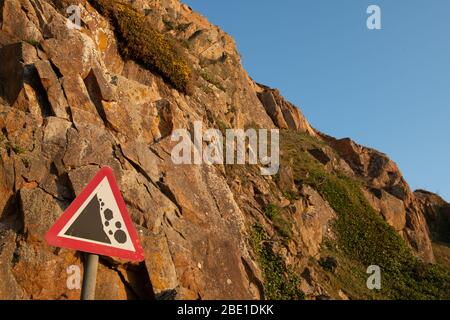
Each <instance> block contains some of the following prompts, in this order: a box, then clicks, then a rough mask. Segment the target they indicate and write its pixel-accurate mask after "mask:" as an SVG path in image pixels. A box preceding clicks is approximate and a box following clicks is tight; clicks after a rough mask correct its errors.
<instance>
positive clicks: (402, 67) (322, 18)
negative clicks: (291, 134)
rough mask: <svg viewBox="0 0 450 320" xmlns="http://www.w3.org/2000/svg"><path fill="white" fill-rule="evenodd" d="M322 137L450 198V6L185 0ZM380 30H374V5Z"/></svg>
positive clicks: (443, 2)
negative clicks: (345, 142) (365, 149)
mask: <svg viewBox="0 0 450 320" xmlns="http://www.w3.org/2000/svg"><path fill="white" fill-rule="evenodd" d="M183 2H184V3H186V4H188V5H190V6H191V7H192V8H193V9H194V10H196V11H198V12H200V13H201V14H202V15H204V16H206V17H207V18H208V19H209V21H211V22H212V23H214V24H216V25H218V26H220V27H221V28H222V29H223V30H225V31H226V32H227V33H229V34H230V35H232V36H233V37H234V39H235V40H236V43H237V45H238V49H239V51H240V53H241V54H242V57H243V63H244V66H245V68H246V70H247V71H248V73H249V74H250V76H251V77H252V78H253V79H254V80H255V81H257V82H260V83H263V84H266V85H269V86H272V87H275V88H278V89H280V91H281V92H282V94H283V95H284V96H285V97H286V98H287V99H288V100H290V101H291V102H293V103H294V104H296V105H297V106H299V107H300V108H301V110H302V111H303V112H304V114H305V115H306V117H307V118H308V120H309V121H310V122H311V124H312V125H313V126H314V127H316V128H317V129H319V130H321V131H323V132H325V133H328V134H331V135H333V136H335V137H338V138H342V137H351V138H352V139H353V140H355V141H357V142H358V143H361V144H363V145H366V146H370V147H373V148H376V149H378V150H380V151H382V152H385V153H387V154H388V155H389V156H390V157H391V158H392V159H393V160H394V161H396V162H397V164H398V165H399V167H400V169H401V171H402V173H403V174H404V176H405V178H406V180H407V181H408V182H409V184H410V185H411V188H413V189H417V188H424V189H427V190H429V191H432V192H438V193H439V194H440V195H441V196H443V197H444V198H446V199H447V200H450V169H449V166H450V145H449V143H450V142H449V138H450V1H449V0H395V1H392V0H373V1H366V0H339V1H336V0H280V1H268V0H227V1H211V0H183ZM370 4H376V5H379V6H380V7H381V10H382V30H374V31H370V30H368V29H367V27H366V20H367V17H368V14H367V13H366V10H367V7H368V6H369V5H370Z"/></svg>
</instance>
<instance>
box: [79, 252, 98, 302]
mask: <svg viewBox="0 0 450 320" xmlns="http://www.w3.org/2000/svg"><path fill="white" fill-rule="evenodd" d="M97 269H98V255H96V254H91V253H88V254H86V261H85V263H84V274H83V286H82V288H81V300H95V284H96V282H97Z"/></svg>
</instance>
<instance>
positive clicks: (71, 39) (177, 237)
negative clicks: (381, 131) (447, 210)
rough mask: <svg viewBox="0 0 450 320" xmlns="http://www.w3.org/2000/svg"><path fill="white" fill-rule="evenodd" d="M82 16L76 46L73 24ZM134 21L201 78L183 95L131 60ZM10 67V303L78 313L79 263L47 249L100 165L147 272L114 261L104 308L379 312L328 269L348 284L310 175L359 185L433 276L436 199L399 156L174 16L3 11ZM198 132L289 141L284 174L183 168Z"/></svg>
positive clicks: (2, 190)
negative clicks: (415, 182)
mask: <svg viewBox="0 0 450 320" xmlns="http://www.w3.org/2000/svg"><path fill="white" fill-rule="evenodd" d="M72 4H76V5H78V6H79V8H80V12H81V22H82V24H81V29H80V30H77V29H71V28H68V26H67V23H66V21H67V20H66V18H67V17H68V16H69V13H67V8H68V7H69V6H70V5H72ZM110 5H111V6H112V7H108V6H110ZM114 6H125V7H123V8H125V9H122V11H120V10H118V9H117V10H116V9H111V8H116V7H114ZM120 8H122V7H120ZM131 8H134V9H131ZM108 10H109V11H108ZM114 10H116V11H114ZM123 10H124V11H123ZM127 10H135V11H132V12H133V14H132V15H131V16H132V17H133V18H136V17H138V18H139V19H144V20H143V21H145V25H147V23H148V25H149V26H151V28H153V29H154V30H156V31H155V32H156V33H155V34H156V35H157V36H156V37H159V38H158V39H163V40H161V41H165V40H164V39H168V40H167V41H168V42H167V43H172V42H174V43H176V44H177V50H179V52H181V53H182V57H183V59H184V60H183V61H185V62H186V63H187V65H189V70H190V72H191V73H192V75H191V77H190V81H191V82H190V83H189V90H186V92H187V94H186V93H185V92H183V91H184V90H180V88H179V87H178V90H177V89H175V88H176V87H177V85H176V84H175V85H174V83H178V82H174V81H170V80H171V79H172V78H170V76H171V75H173V74H172V73H170V72H172V69H170V70H168V71H167V70H166V69H165V67H164V66H161V65H159V64H158V62H157V61H156V62H154V63H155V66H156V67H155V68H152V66H151V65H150V66H149V63H148V61H154V60H151V59H145V58H146V57H142V52H146V51H145V50H144V49H145V48H144V49H142V50H141V51H140V52H137V53H136V52H135V53H134V54H130V50H132V49H133V48H131V47H129V46H131V45H132V44H133V43H132V42H131V41H128V43H127V46H125V45H123V42H124V41H127V38H126V36H127V35H126V34H124V32H125V31H123V30H122V31H121V29H120V26H121V24H120V23H119V24H118V22H117V20H115V19H119V18H121V17H122V18H123V19H125V18H127V19H128V18H129V17H130V16H124V15H120V14H121V13H123V12H129V11H127ZM130 19H131V18H130ZM132 22H133V21H132ZM133 23H134V22H133ZM121 32H122V33H121ZM146 39H147V38H146ZM149 39H150V38H149ZM144 40H145V39H144ZM147 40H148V39H147ZM164 43H166V42H164ZM139 45H140V44H139ZM144 45H145V44H144ZM151 45H154V44H151ZM141 48H142V47H141ZM177 52H178V51H177ZM0 60H1V61H2V63H1V64H0V130H1V131H0V270H1V272H0V298H1V299H77V298H78V297H79V293H80V292H79V290H70V289H68V288H67V285H66V280H67V276H68V274H67V271H66V270H67V268H68V267H69V266H70V265H79V266H82V258H83V257H82V255H81V254H79V253H76V252H73V251H70V250H65V249H57V248H52V247H49V246H48V245H47V244H46V243H45V240H44V234H45V233H46V231H47V230H48V229H49V227H50V226H51V225H52V224H53V222H54V221H55V220H56V219H57V218H58V216H59V215H60V214H61V213H62V212H63V211H64V209H65V208H66V207H67V206H68V205H69V204H70V202H71V201H72V200H73V199H74V198H75V197H76V196H77V194H79V193H80V192H81V190H82V189H83V187H84V186H85V185H86V183H87V182H88V181H89V180H90V179H91V178H92V177H93V176H94V175H95V173H96V171H97V170H98V169H99V168H100V167H101V166H104V165H108V166H110V167H111V168H113V170H114V173H115V175H116V178H117V180H118V182H119V184H120V188H121V191H122V193H123V196H124V199H125V202H126V204H127V207H128V210H129V212H130V214H131V216H132V219H133V221H134V223H135V225H136V226H137V228H138V230H139V231H140V232H139V234H140V237H141V239H140V240H141V243H142V245H143V247H144V250H145V256H146V260H145V262H143V263H141V264H132V263H125V262H123V261H118V260H115V259H110V258H102V259H101V265H100V270H99V278H98V283H97V298H99V299H154V298H156V299H219V298H221V299H264V298H275V299H292V298H301V297H304V296H306V297H308V298H313V299H314V298H320V297H332V298H340V299H346V298H365V297H367V295H366V294H360V293H359V291H358V290H356V289H354V288H351V287H345V284H344V283H343V281H338V280H339V279H341V280H342V277H341V274H340V273H339V272H337V271H336V270H335V269H336V268H331V271H330V268H328V267H325V268H324V266H329V265H330V261H331V262H332V263H331V265H332V266H333V265H334V261H335V260H337V261H336V264H338V265H340V266H341V267H340V268H341V269H342V270H343V271H346V270H348V269H346V265H345V261H347V260H346V259H350V260H351V259H353V258H354V257H352V256H351V254H350V253H347V255H346V256H345V258H342V260H339V259H337V258H336V257H333V256H332V255H333V254H332V253H330V252H329V251H326V250H325V249H324V243H325V242H327V243H329V242H338V241H339V239H340V238H342V235H340V233H339V231H338V230H335V228H334V227H333V226H334V225H335V224H336V220H339V219H341V218H340V215H339V212H338V211H339V210H338V209H339V207H338V206H337V205H336V204H334V203H333V202H332V201H331V198H327V196H326V195H327V193H326V192H325V191H326V190H322V189H320V185H317V186H316V187H314V186H315V185H314V183H312V182H311V183H308V181H309V179H310V178H311V177H313V176H315V173H314V172H313V171H312V170H309V169H311V168H312V167H311V166H307V167H303V166H302V164H304V163H306V164H313V165H314V168H319V167H320V170H323V172H324V175H326V176H327V177H328V176H330V177H331V175H333V177H334V175H338V174H339V175H345V176H346V177H349V178H351V179H355V180H358V181H359V183H361V190H362V192H363V195H364V199H365V200H360V201H362V202H364V203H365V201H366V202H368V203H369V204H370V205H371V206H372V207H373V208H374V210H375V212H377V214H378V216H379V217H382V218H383V219H384V221H386V222H387V223H388V224H389V225H390V226H391V227H392V230H395V232H397V233H399V234H400V235H401V237H402V238H403V239H404V240H405V241H406V242H405V243H408V246H409V247H411V248H412V249H413V251H414V253H415V255H416V256H418V257H419V258H420V259H422V260H423V261H426V262H433V261H434V256H433V250H432V247H431V241H430V237H429V230H428V226H427V222H426V220H430V219H432V216H433V214H432V213H431V211H430V203H431V202H430V201H431V200H430V199H429V197H428V196H424V195H423V193H416V194H414V193H412V192H411V190H410V189H409V187H408V185H407V183H406V182H405V181H404V179H403V178H402V175H401V173H400V171H399V170H398V168H397V166H396V165H395V163H393V162H392V161H391V160H390V159H389V158H387V156H385V155H383V154H381V153H379V152H377V151H375V150H372V149H368V148H365V147H362V146H359V145H357V144H356V143H354V142H352V141H351V140H349V139H343V140H336V139H334V138H331V137H328V136H326V135H324V134H322V133H319V132H317V131H316V130H314V129H313V128H312V127H311V126H310V125H309V123H308V121H307V120H306V119H305V117H304V116H303V115H302V113H301V111H300V110H299V109H298V108H296V107H295V106H293V105H292V104H290V103H288V102H287V101H285V100H284V99H283V97H282V96H281V95H280V93H279V92H278V91H277V90H273V89H271V88H267V87H265V86H263V85H260V84H257V83H255V82H254V81H253V80H252V79H250V78H249V76H248V75H247V74H246V72H245V70H244V69H243V68H242V66H241V64H240V57H239V54H238V52H237V50H236V47H235V44H234V41H233V39H231V38H230V37H229V36H228V35H227V34H225V33H224V32H223V31H222V30H220V29H219V28H217V27H216V26H213V25H211V24H210V23H208V21H207V20H206V19H205V18H203V17H202V16H200V15H199V14H197V13H195V12H193V11H192V10H191V9H190V8H189V7H188V6H186V5H184V4H182V3H180V2H179V1H178V0H165V1H156V0H155V1H153V0H136V1H130V4H128V3H125V2H124V3H119V2H117V1H112V0H111V1H106V0H102V1H94V0H92V1H90V2H88V1H83V0H80V1H75V0H73V1H72V0H67V1H66V0H2V1H0ZM165 72H166V73H165ZM172 80H173V79H172ZM186 88H187V87H186ZM194 121H201V122H202V123H203V125H204V127H205V128H219V129H221V130H224V129H226V128H249V127H259V128H268V129H270V128H280V129H283V130H282V132H283V134H282V137H281V141H280V143H281V149H282V158H283V161H282V166H281V168H280V172H279V174H278V175H277V176H275V177H270V176H269V177H268V176H261V175H260V173H259V170H258V168H257V167H255V166H250V165H242V166H223V165H214V166H208V165H182V166H180V165H174V164H173V162H172V160H171V150H172V148H173V147H174V145H175V142H173V141H172V140H171V137H170V136H171V133H172V132H173V131H174V130H175V129H178V128H186V129H189V130H191V129H192V123H193V122H194ZM296 148H298V149H296ZM291 152H293V153H292V154H294V155H304V158H301V159H297V158H295V157H294V156H293V157H291V158H289V157H288V155H290V154H291ZM295 159H297V160H298V161H300V162H301V163H300V164H299V165H298V163H297V162H295V161H297V160H295ZM294 160H295V161H294ZM305 168H306V169H305ZM321 172H322V171H321ZM361 199H362V198H361ZM371 210H372V209H371ZM424 214H426V217H427V219H425V216H424ZM383 219H380V222H379V224H383V223H384V222H383V221H382V220H383ZM375 220H376V221H378V218H375ZM377 223H378V222H377ZM362 232H364V231H363V230H362ZM393 234H395V233H393ZM393 237H394V238H395V236H393ZM268 240H270V241H268ZM327 250H328V249H327ZM349 252H350V251H349ZM264 257H265V258H267V257H270V259H264ZM355 259H356V258H355ZM350 260H349V261H350ZM375 262H376V261H375ZM362 267H364V266H362ZM365 267H367V266H365ZM361 270H362V269H361ZM336 272H337V273H336ZM333 279H335V280H333ZM355 281H356V280H355ZM364 283H365V282H364Z"/></svg>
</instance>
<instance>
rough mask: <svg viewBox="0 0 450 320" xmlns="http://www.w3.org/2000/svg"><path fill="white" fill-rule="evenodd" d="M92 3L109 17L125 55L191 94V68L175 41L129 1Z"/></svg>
mask: <svg viewBox="0 0 450 320" xmlns="http://www.w3.org/2000/svg"><path fill="white" fill-rule="evenodd" d="M90 3H91V4H92V5H93V6H94V7H95V8H96V9H97V10H98V11H99V12H100V13H101V14H102V15H104V16H105V17H108V18H109V19H110V21H111V23H112V25H113V26H114V29H115V30H114V31H115V33H116V37H117V40H118V43H119V49H120V53H121V55H122V56H123V57H124V58H127V59H132V60H134V61H136V62H138V63H140V64H142V65H143V66H145V67H147V68H149V69H152V70H154V71H156V72H157V73H158V74H160V75H161V76H162V77H163V78H164V79H165V80H166V81H168V82H169V83H170V84H171V85H172V86H173V87H174V88H175V89H177V90H179V91H181V92H183V93H189V91H190V90H191V75H192V68H191V66H190V64H189V62H188V60H187V59H186V57H185V55H184V54H183V53H182V49H181V48H180V47H179V46H178V45H177V44H176V42H175V41H173V40H172V39H171V38H169V37H168V36H166V35H164V34H162V33H161V32H159V31H157V30H155V29H154V28H153V27H152V26H151V25H150V24H149V22H148V21H147V19H146V17H145V16H144V15H143V14H141V13H139V12H137V11H136V10H135V9H134V8H133V7H132V6H131V5H129V4H128V3H124V2H122V1H119V0H90Z"/></svg>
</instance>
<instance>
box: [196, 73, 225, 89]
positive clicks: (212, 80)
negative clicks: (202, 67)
mask: <svg viewBox="0 0 450 320" xmlns="http://www.w3.org/2000/svg"><path fill="white" fill-rule="evenodd" d="M200 76H201V77H202V78H203V79H204V80H205V81H207V82H209V83H211V84H212V85H214V86H215V87H216V88H217V89H220V90H222V91H225V88H224V87H223V86H222V84H221V83H220V82H219V80H217V79H216V78H215V77H213V76H212V75H210V74H209V73H208V72H206V71H202V72H200Z"/></svg>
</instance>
